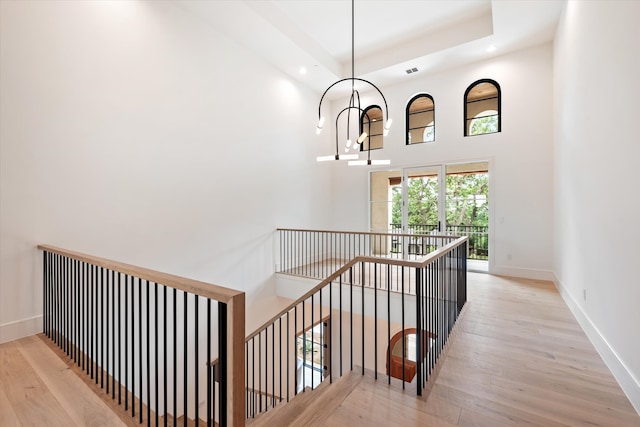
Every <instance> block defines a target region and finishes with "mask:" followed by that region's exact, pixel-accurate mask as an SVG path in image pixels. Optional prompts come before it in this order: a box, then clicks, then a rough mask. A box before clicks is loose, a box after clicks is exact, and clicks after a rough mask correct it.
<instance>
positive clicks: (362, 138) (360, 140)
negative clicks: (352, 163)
mask: <svg viewBox="0 0 640 427" xmlns="http://www.w3.org/2000/svg"><path fill="white" fill-rule="evenodd" d="M366 137H367V133H366V132H362V135H360V136H359V137H358V144H362V141H364V140H365V138H366Z"/></svg>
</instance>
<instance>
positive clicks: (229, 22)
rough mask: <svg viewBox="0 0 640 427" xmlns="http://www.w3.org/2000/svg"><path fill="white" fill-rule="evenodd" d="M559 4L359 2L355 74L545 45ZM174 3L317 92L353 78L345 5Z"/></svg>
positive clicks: (379, 74) (386, 78)
mask: <svg viewBox="0 0 640 427" xmlns="http://www.w3.org/2000/svg"><path fill="white" fill-rule="evenodd" d="M565 2H566V0H421V1H420V0H356V1H355V40H354V44H355V76H356V77H361V78H366V79H368V80H371V81H372V82H374V83H376V84H377V85H378V86H385V85H390V84H394V83H398V82H401V81H406V80H407V79H411V78H415V77H416V76H419V75H420V74H424V73H432V72H437V71H443V70H445V69H448V68H451V67H455V66H460V65H463V64H466V63H470V62H474V61H478V60H482V59H485V58H490V57H492V56H498V55H502V54H505V53H508V52H513V51H515V50H519V49H522V48H526V47H530V46H535V45H538V44H541V43H544V42H547V41H550V40H552V39H553V36H554V34H555V29H556V26H557V22H558V19H559V16H560V13H561V11H562V8H563V6H564V3H565ZM177 4H178V5H179V6H180V7H183V8H184V9H186V10H187V11H189V12H190V13H193V14H194V15H196V16H198V17H199V18H200V19H203V20H204V21H206V22H207V23H209V24H211V25H213V26H215V27H216V28H217V29H218V30H220V31H222V32H223V33H225V34H227V35H228V36H229V37H231V38H232V39H234V40H236V41H237V42H239V43H241V44H243V45H245V46H246V47H248V48H249V49H251V50H253V51H254V52H255V53H256V54H258V55H260V56H261V57H263V58H264V59H265V60H267V61H268V62H270V63H272V64H273V65H275V66H276V67H278V68H280V69H281V70H282V71H284V72H285V73H287V74H289V75H290V76H292V77H293V78H295V79H297V80H299V81H301V82H303V83H304V84H306V85H308V86H309V87H310V88H312V89H314V90H316V91H318V92H323V91H324V90H325V89H326V88H327V87H328V86H329V85H330V84H331V83H333V82H334V81H336V80H338V79H340V78H344V77H350V76H351V65H352V62H351V1H349V0H272V1H267V0H254V1H242V0H235V1H234V0H228V1H224V0H216V1H200V0H184V1H180V2H178V3H177ZM492 45H493V46H495V51H493V52H488V51H487V49H488V48H489V47H490V46H492ZM301 67H305V68H306V69H307V73H306V74H304V75H302V74H300V68H301ZM413 67H415V68H417V69H418V70H419V71H418V72H417V73H413V74H407V73H406V71H405V70H407V69H409V68H413ZM336 94H339V92H336V93H334V95H336Z"/></svg>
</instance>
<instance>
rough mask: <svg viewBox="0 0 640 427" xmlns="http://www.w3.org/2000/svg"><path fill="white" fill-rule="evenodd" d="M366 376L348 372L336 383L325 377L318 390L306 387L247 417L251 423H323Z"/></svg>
mask: <svg viewBox="0 0 640 427" xmlns="http://www.w3.org/2000/svg"><path fill="white" fill-rule="evenodd" d="M364 378H365V377H364V376H363V375H362V374H360V373H357V372H355V371H354V372H349V373H348V374H346V375H344V376H342V377H341V378H339V379H337V380H336V381H334V382H333V384H330V383H329V380H328V379H327V380H325V381H324V382H323V383H322V384H320V385H319V386H318V387H316V389H315V390H311V389H308V388H307V389H306V390H305V391H304V392H301V393H298V395H297V396H296V397H294V398H293V399H291V401H289V402H288V403H286V404H282V405H279V406H276V407H275V408H274V409H273V410H270V411H269V412H265V413H263V414H260V415H258V416H257V417H256V418H249V419H248V420H247V425H248V426H291V425H300V426H316V425H322V424H323V423H324V422H325V421H326V418H327V415H328V414H331V413H333V412H334V411H335V410H336V409H337V408H338V407H339V406H340V405H341V404H342V402H343V401H344V400H345V399H346V398H347V397H349V395H350V394H351V393H352V392H353V391H354V390H355V389H356V388H357V387H358V386H359V385H360V383H361V382H362V381H363V379H364Z"/></svg>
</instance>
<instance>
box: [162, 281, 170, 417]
mask: <svg viewBox="0 0 640 427" xmlns="http://www.w3.org/2000/svg"><path fill="white" fill-rule="evenodd" d="M162 306H163V307H162V322H163V327H162V333H163V335H164V340H163V346H162V347H164V363H163V364H162V367H163V370H164V373H163V375H162V381H163V383H164V384H163V385H164V387H163V393H162V395H163V400H164V402H163V406H162V409H163V410H164V413H163V414H164V427H167V426H168V424H169V409H168V408H167V401H168V399H167V394H169V387H168V380H167V373H168V372H167V352H168V351H169V346H168V345H167V336H168V334H167V315H168V313H167V287H166V286H164V285H163V286H162Z"/></svg>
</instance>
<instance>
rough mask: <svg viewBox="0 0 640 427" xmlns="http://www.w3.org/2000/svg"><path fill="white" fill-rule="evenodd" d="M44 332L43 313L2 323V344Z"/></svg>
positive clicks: (0, 336)
mask: <svg viewBox="0 0 640 427" xmlns="http://www.w3.org/2000/svg"><path fill="white" fill-rule="evenodd" d="M39 332H42V315H39V316H34V317H30V318H28V319H22V320H16V321H14V322H9V323H4V324H2V325H0V344H2V343H5V342H9V341H13V340H17V339H20V338H24V337H28V336H31V335H35V334H37V333H39Z"/></svg>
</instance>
